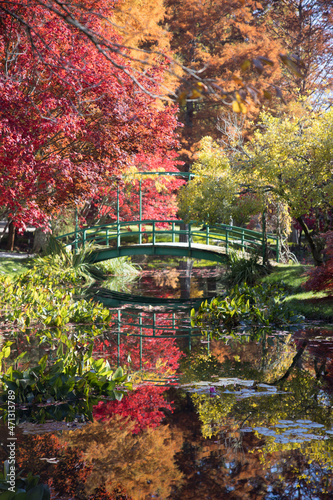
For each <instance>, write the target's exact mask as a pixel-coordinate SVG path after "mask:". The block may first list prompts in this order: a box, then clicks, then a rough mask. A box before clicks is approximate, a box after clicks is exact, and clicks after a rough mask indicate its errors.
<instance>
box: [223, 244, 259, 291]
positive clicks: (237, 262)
mask: <svg viewBox="0 0 333 500" xmlns="http://www.w3.org/2000/svg"><path fill="white" fill-rule="evenodd" d="M259 259H260V257H259V254H258V253H257V252H254V253H251V254H250V255H249V257H248V258H247V257H245V255H240V254H239V253H238V252H230V254H229V262H228V264H229V267H228V269H227V272H226V273H225V275H224V277H223V282H224V283H225V285H226V286H227V287H228V288H232V287H234V286H236V285H241V284H243V283H247V284H248V285H249V286H253V285H255V284H256V283H257V281H258V280H259V278H261V277H262V276H265V275H266V274H267V273H268V270H267V268H266V267H265V266H263V265H261V264H259Z"/></svg>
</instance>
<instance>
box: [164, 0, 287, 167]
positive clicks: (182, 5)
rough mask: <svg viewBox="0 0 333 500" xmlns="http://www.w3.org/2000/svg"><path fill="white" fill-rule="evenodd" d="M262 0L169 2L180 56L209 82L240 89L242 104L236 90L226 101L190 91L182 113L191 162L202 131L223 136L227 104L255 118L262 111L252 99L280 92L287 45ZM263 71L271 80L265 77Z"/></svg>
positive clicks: (169, 19)
mask: <svg viewBox="0 0 333 500" xmlns="http://www.w3.org/2000/svg"><path fill="white" fill-rule="evenodd" d="M257 3H258V2H256V1H252V0H251V1H248V2H243V1H237V2H229V1H226V0H218V1H216V2H211V1H209V0H204V1H202V2H195V3H193V2H191V1H190V0H185V1H181V2H180V1H179V0H168V1H167V6H168V16H167V18H166V22H167V23H168V25H169V26H170V30H171V31H172V32H173V38H172V40H171V47H172V49H173V50H174V52H175V53H176V54H177V55H178V57H179V58H180V60H181V61H183V62H184V64H185V65H187V66H190V67H193V68H195V69H196V70H203V71H202V73H201V75H202V77H203V78H204V80H205V82H208V81H211V82H212V85H213V87H214V88H216V89H217V88H223V89H224V90H225V91H226V92H228V91H235V90H237V89H238V91H239V94H238V96H237V97H238V100H239V101H240V102H239V103H238V104H237V98H236V102H235V96H234V95H230V96H227V95H226V96H225V98H224V99H223V100H222V101H221V99H220V98H219V99H217V98H216V96H215V95H214V94H212V93H206V94H205V95H204V99H203V100H201V101H199V102H197V101H194V100H193V99H192V100H191V99H190V98H191V97H194V98H195V97H196V94H195V93H194V94H193V92H192V91H191V92H190V94H189V99H187V100H186V101H184V102H183V106H182V108H181V114H180V117H181V120H182V121H183V123H184V128H183V130H182V145H183V147H184V158H185V159H186V158H187V161H191V160H192V158H193V156H192V155H193V152H194V151H195V145H196V144H197V143H198V141H199V140H200V139H201V138H202V137H203V136H205V135H210V136H211V137H213V138H214V139H216V138H217V137H218V136H219V132H217V130H216V123H217V117H218V116H219V115H220V114H221V112H222V109H223V108H225V107H228V105H229V109H232V108H234V110H236V111H243V112H245V111H247V113H248V115H249V117H251V118H253V116H254V115H255V114H256V113H257V112H256V110H255V107H254V106H253V103H255V102H257V101H258V100H259V99H260V98H261V97H262V96H263V93H265V95H266V96H269V97H270V96H271V95H276V92H277V93H278V94H279V91H278V90H277V86H278V84H279V82H280V78H281V68H280V65H279V61H280V57H279V53H280V52H282V45H281V43H280V41H279V40H278V39H276V40H272V37H271V36H270V34H269V32H268V30H267V26H266V24H265V23H262V22H261V19H260V17H258V14H257V12H258V10H257V9H258V6H257ZM268 58H269V60H268ZM253 70H254V71H253ZM262 73H264V75H263V76H266V77H268V79H267V78H261V79H260V76H261V74H262ZM274 86H276V88H275V87H274ZM242 98H244V99H245V98H246V99H247V100H248V101H249V98H250V99H251V100H252V104H250V102H248V103H244V102H241V101H242ZM239 104H240V105H241V106H239ZM245 108H247V109H245Z"/></svg>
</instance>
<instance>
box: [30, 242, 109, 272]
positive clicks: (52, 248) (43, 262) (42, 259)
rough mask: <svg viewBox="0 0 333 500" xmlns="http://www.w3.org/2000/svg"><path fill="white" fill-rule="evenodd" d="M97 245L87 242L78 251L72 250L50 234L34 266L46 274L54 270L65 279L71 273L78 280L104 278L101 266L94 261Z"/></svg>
mask: <svg viewBox="0 0 333 500" xmlns="http://www.w3.org/2000/svg"><path fill="white" fill-rule="evenodd" d="M94 249H95V246H94V245H93V244H91V243H86V244H85V246H84V248H80V249H78V250H77V252H72V251H71V250H70V249H67V248H66V246H65V245H63V244H62V243H61V242H60V241H59V240H57V239H56V238H54V237H53V236H50V239H49V242H48V245H47V247H46V249H45V251H44V253H43V255H41V256H38V257H36V259H35V261H34V268H35V269H36V270H37V271H38V272H39V273H40V274H41V275H44V274H45V273H47V272H50V270H52V272H53V273H56V274H58V276H59V277H60V278H61V279H62V280H63V279H65V278H66V276H67V275H69V277H70V279H71V280H72V279H73V277H75V279H76V280H77V281H79V280H81V281H82V280H84V281H87V282H91V281H92V280H104V279H105V278H106V275H105V273H104V272H103V271H102V269H101V268H100V267H97V266H96V265H94V264H93V263H92V259H93V251H94Z"/></svg>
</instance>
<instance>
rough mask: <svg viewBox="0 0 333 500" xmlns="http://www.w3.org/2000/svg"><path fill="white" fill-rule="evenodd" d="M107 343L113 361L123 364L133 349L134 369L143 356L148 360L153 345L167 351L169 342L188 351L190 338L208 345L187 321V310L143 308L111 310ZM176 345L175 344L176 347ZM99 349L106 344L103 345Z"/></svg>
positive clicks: (144, 360)
mask: <svg viewBox="0 0 333 500" xmlns="http://www.w3.org/2000/svg"><path fill="white" fill-rule="evenodd" d="M110 326H111V329H110V333H109V334H107V336H106V337H105V338H107V340H108V343H109V342H112V345H113V350H112V352H113V353H114V354H115V350H116V355H117V364H118V366H119V365H122V364H126V360H127V356H128V354H131V357H132V353H133V352H135V356H136V358H138V359H136V360H133V359H132V361H134V362H135V363H136V369H140V370H142V369H143V367H144V365H145V363H146V361H147V360H146V358H147V357H148V358H149V359H150V360H151V358H152V356H153V354H154V353H155V352H156V351H157V347H158V349H159V350H160V349H161V348H162V349H163V350H165V351H166V353H165V356H166V358H168V354H167V351H170V346H171V345H173V346H174V348H177V349H179V348H181V349H182V350H183V349H188V351H191V349H192V346H193V342H195V343H198V342H201V343H203V345H204V346H205V347H206V348H207V349H208V351H209V349H210V339H209V338H205V339H204V338H203V337H202V334H201V332H200V330H199V329H198V328H197V327H195V326H193V325H192V324H191V317H190V310H189V309H187V310H178V311H170V310H164V311H160V312H156V311H154V312H152V311H149V310H148V311H147V310H144V309H142V310H139V309H135V310H134V309H133V310H120V309H119V310H118V311H114V312H113V314H112V320H111V323H110ZM164 344H165V345H164ZM176 346H177V347H176ZM103 350H104V351H105V350H109V348H105V347H103Z"/></svg>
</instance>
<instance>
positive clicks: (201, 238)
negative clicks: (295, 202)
mask: <svg viewBox="0 0 333 500" xmlns="http://www.w3.org/2000/svg"><path fill="white" fill-rule="evenodd" d="M184 227H185V229H183V228H184ZM58 238H59V239H61V240H62V241H64V242H65V243H66V244H67V245H70V246H71V247H72V248H74V249H75V250H77V249H78V248H81V247H85V245H86V243H94V244H97V245H103V246H108V247H118V248H119V247H121V246H128V245H145V244H150V245H151V244H152V245H158V244H162V243H164V244H168V243H171V244H177V245H178V246H184V245H186V246H188V247H189V248H191V246H192V245H207V246H214V247H221V246H222V247H224V248H225V253H226V254H229V250H230V248H234V249H240V250H243V251H247V250H250V249H256V250H260V249H263V246H264V245H265V244H266V243H265V242H264V241H263V235H262V233H261V232H258V231H252V230H249V229H246V228H241V227H237V226H230V225H227V224H216V225H214V226H208V225H204V226H203V225H202V224H199V223H197V222H191V223H185V222H184V221H181V220H160V221H156V220H141V221H137V220H136V221H122V222H114V223H111V224H104V225H100V226H94V227H90V228H83V229H80V230H78V231H74V232H72V233H67V234H64V235H62V236H60V237H58ZM267 244H268V246H269V247H270V249H271V250H273V252H274V253H275V257H276V260H279V241H278V238H277V237H276V235H272V234H269V235H267Z"/></svg>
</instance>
